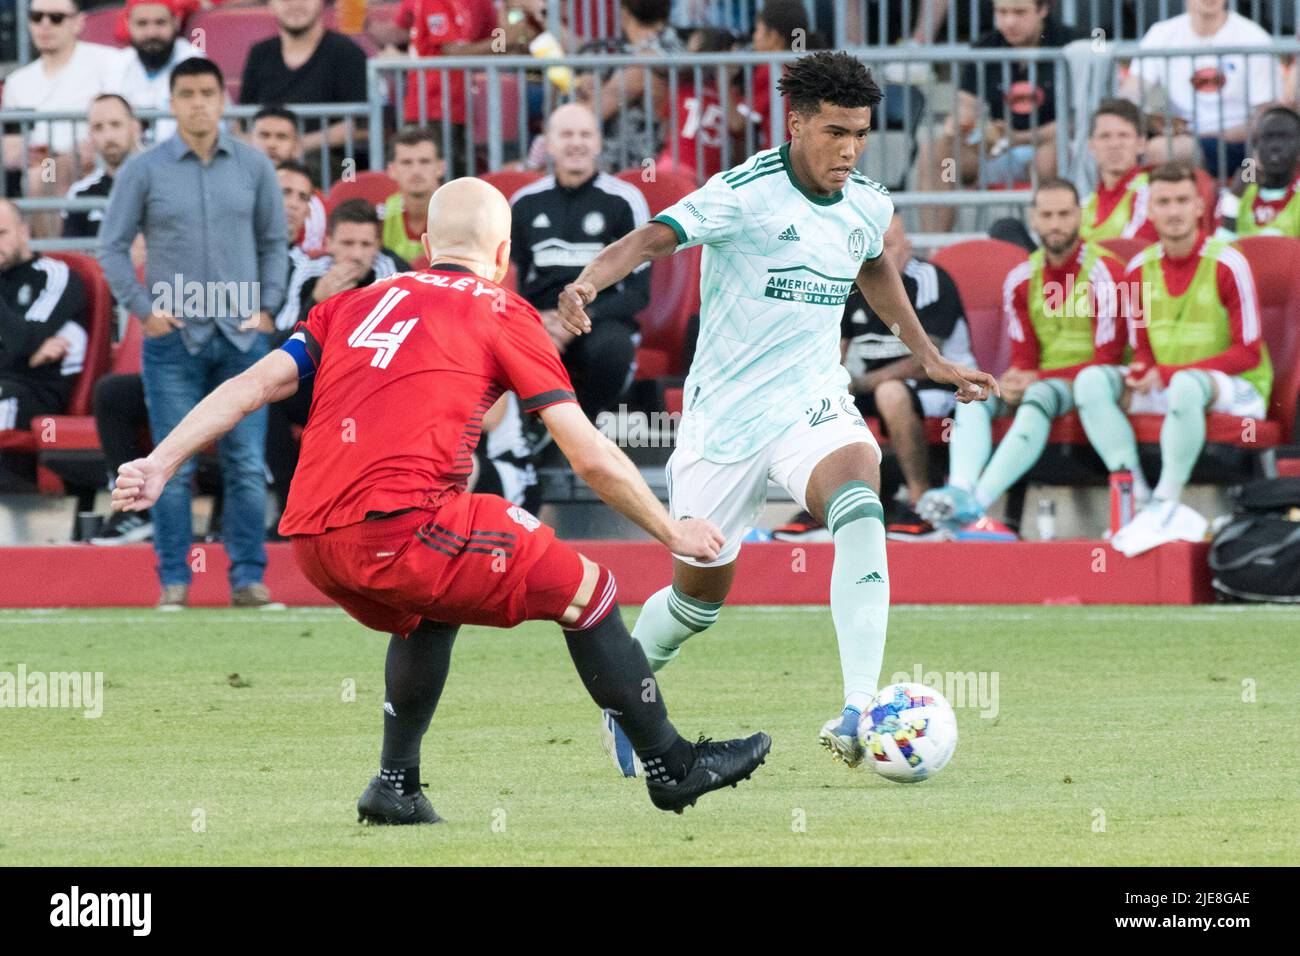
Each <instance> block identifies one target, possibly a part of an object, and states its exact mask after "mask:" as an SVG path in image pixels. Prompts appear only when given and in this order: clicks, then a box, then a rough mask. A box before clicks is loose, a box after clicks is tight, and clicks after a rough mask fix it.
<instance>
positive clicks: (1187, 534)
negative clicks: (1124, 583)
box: [1110, 500, 1209, 558]
mask: <svg viewBox="0 0 1300 956" xmlns="http://www.w3.org/2000/svg"><path fill="white" fill-rule="evenodd" d="M1208 525H1209V522H1207V521H1206V520H1205V518H1204V517H1203V516H1202V515H1200V514H1198V513H1197V512H1196V511H1195V510H1193V509H1192V508H1189V507H1187V505H1184V504H1180V503H1179V502H1177V501H1156V500H1152V501H1151V502H1149V503H1148V504H1147V505H1146V507H1144V508H1143V509H1142V510H1141V511H1139V512H1138V513H1137V515H1136V516H1134V518H1133V520H1132V521H1130V522H1129V523H1128V524H1126V525H1124V527H1122V528H1120V529H1119V530H1118V531H1116V532H1115V534H1114V535H1113V536H1112V537H1111V539H1110V544H1111V547H1113V548H1114V549H1115V550H1116V551H1119V552H1120V553H1121V554H1123V555H1125V556H1126V557H1130V558H1133V557H1136V556H1137V555H1139V554H1144V553H1145V552H1147V551H1150V550H1151V549H1152V548H1157V547H1159V546H1160V545H1162V544H1168V543H1169V542H1171V541H1200V540H1201V539H1202V538H1203V537H1204V536H1205V529H1206V528H1207V527H1208Z"/></svg>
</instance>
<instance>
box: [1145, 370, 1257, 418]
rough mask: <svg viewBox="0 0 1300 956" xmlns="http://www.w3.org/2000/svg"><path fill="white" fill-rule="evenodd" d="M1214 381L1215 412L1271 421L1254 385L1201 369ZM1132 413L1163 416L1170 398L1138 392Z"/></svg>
mask: <svg viewBox="0 0 1300 956" xmlns="http://www.w3.org/2000/svg"><path fill="white" fill-rule="evenodd" d="M1198 371H1202V372H1204V373H1205V374H1207V375H1209V376H1210V377H1211V378H1212V379H1214V385H1215V389H1216V390H1217V394H1216V395H1215V397H1214V404H1213V405H1211V406H1210V407H1209V409H1208V410H1209V411H1211V412H1222V413H1223V414H1225V415H1236V416H1239V417H1241V418H1267V417H1268V409H1267V408H1265V407H1264V396H1263V395H1260V394H1259V391H1258V390H1257V389H1256V388H1255V386H1254V385H1252V384H1250V382H1248V381H1247V380H1246V379H1244V378H1242V377H1241V376H1240V375H1228V374H1227V373H1226V372H1220V371H1219V370H1218V369H1209V370H1205V369H1200V370H1198ZM1128 410H1129V413H1130V414H1133V415H1163V414H1165V413H1166V412H1168V411H1169V394H1168V392H1167V391H1166V390H1165V389H1163V388H1160V389H1155V388H1153V389H1152V390H1151V391H1149V392H1147V393H1146V394H1145V395H1139V394H1138V393H1137V392H1134V393H1133V395H1132V400H1131V401H1130V402H1129V406H1128Z"/></svg>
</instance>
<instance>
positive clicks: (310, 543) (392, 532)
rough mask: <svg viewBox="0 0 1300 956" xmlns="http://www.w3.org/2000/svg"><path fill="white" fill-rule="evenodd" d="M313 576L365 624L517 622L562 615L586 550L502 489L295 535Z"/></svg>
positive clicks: (399, 627) (394, 629)
mask: <svg viewBox="0 0 1300 956" xmlns="http://www.w3.org/2000/svg"><path fill="white" fill-rule="evenodd" d="M293 551H294V555H295V557H297V559H298V566H299V567H301V568H302V570H303V573H304V574H306V575H307V579H308V580H309V581H311V583H312V584H314V585H316V587H318V588H319V589H320V590H321V591H323V592H324V593H325V594H326V595H328V596H329V597H330V598H331V599H333V600H334V601H336V602H337V603H338V605H339V606H340V607H341V608H343V610H345V611H347V612H348V614H350V615H352V617H354V618H356V619H357V620H358V621H360V622H361V623H362V624H364V625H365V626H366V627H369V628H373V629H374V630H376V631H387V632H389V633H396V634H401V635H403V636H405V635H408V634H410V633H411V631H413V630H415V628H416V626H417V625H418V624H419V623H420V621H421V619H423V618H427V619H429V620H433V621H440V622H442V623H444V624H486V625H490V626H492V627H514V626H515V625H516V624H518V623H520V622H521V621H528V620H552V621H553V620H558V619H559V618H560V617H561V616H562V615H563V614H564V612H565V611H566V610H567V609H568V607H569V604H570V603H571V602H572V600H573V596H574V595H575V594H576V593H577V591H578V586H579V585H580V584H581V583H582V574H583V571H582V559H581V558H580V557H579V555H578V552H576V551H574V550H573V548H571V547H569V546H568V545H567V544H565V543H564V542H563V541H560V540H558V539H557V538H556V537H555V532H554V531H553V530H552V529H551V528H549V527H547V526H546V525H544V524H542V523H541V522H540V521H538V520H537V519H536V518H535V517H533V516H532V515H531V514H529V513H528V512H527V511H524V509H522V508H520V507H517V506H516V505H512V504H511V503H510V502H508V501H506V500H505V499H504V498H498V497H497V496H496V495H471V494H462V495H457V496H456V497H455V498H452V499H451V500H450V501H448V502H447V503H446V504H444V505H443V506H442V507H441V508H439V509H438V510H437V511H423V510H417V511H412V512H408V513H407V514H402V515H397V516H395V517H392V518H382V519H379V520H375V521H361V522H358V523H357V524H353V525H349V526H348V527H346V528H334V529H332V530H330V531H326V532H325V533H323V534H313V535H296V536H295V537H294V539H293Z"/></svg>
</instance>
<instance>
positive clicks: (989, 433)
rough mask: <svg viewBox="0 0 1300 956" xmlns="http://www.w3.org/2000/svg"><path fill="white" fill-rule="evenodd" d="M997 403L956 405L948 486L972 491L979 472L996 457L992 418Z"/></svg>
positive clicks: (950, 448) (950, 447)
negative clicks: (993, 456) (994, 455)
mask: <svg viewBox="0 0 1300 956" xmlns="http://www.w3.org/2000/svg"><path fill="white" fill-rule="evenodd" d="M1000 404H1001V402H1000V401H999V400H998V399H995V398H990V399H989V400H988V401H987V402H969V403H967V404H964V405H963V404H962V403H961V402H958V403H957V411H956V412H954V413H953V427H952V441H951V443H950V444H949V448H948V484H950V485H952V486H953V487H955V488H964V489H965V490H967V491H972V490H974V488H975V483H976V482H977V481H979V477H980V472H981V471H983V470H984V466H985V464H987V463H988V460H989V455H991V454H993V416H994V415H995V414H996V413H997V411H998V409H997V408H996V407H995V405H1000Z"/></svg>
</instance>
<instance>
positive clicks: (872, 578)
mask: <svg viewBox="0 0 1300 956" xmlns="http://www.w3.org/2000/svg"><path fill="white" fill-rule="evenodd" d="M857 583H858V584H884V583H885V579H884V578H882V577H881V576H880V572H879V571H872V572H871V573H870V574H864V575H862V577H860V578H858V580H857Z"/></svg>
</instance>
